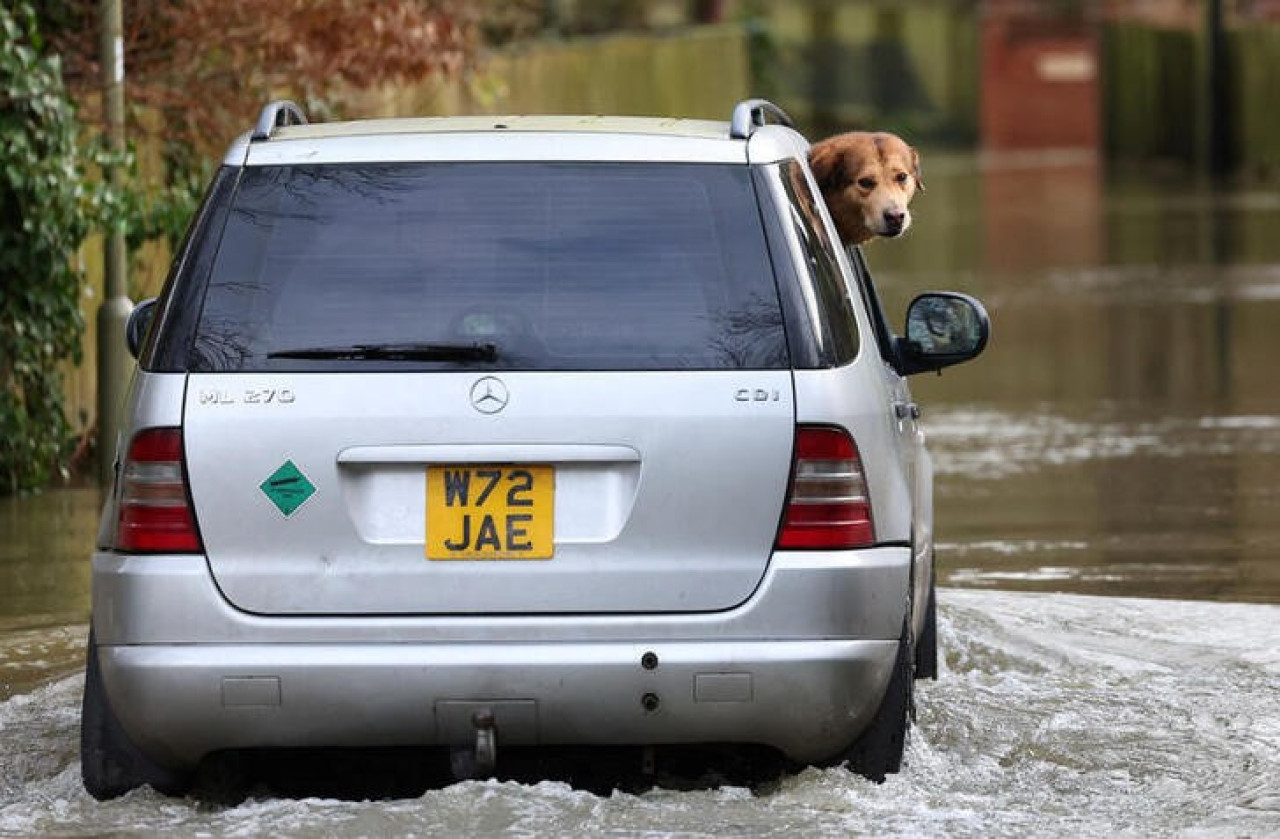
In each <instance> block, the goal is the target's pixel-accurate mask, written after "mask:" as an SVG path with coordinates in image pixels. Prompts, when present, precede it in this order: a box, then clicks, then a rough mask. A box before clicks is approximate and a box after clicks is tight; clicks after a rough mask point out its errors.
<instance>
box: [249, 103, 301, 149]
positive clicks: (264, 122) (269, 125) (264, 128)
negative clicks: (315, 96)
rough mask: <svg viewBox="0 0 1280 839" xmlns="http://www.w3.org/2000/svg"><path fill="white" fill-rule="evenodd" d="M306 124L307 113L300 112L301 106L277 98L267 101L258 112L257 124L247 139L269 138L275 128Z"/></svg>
mask: <svg viewBox="0 0 1280 839" xmlns="http://www.w3.org/2000/svg"><path fill="white" fill-rule="evenodd" d="M306 124H307V115H306V114H304V113H303V112H302V108H300V107H298V105H297V104H296V103H294V102H290V101H289V100H288V99H277V100H276V101H274V102H268V103H267V104H266V105H265V106H264V107H263V109H262V113H260V114H258V124H257V125H255V126H254V127H253V134H251V135H249V139H251V140H269V139H271V135H272V133H273V132H274V131H275V130H276V129H277V128H283V127H285V126H286V125H306Z"/></svg>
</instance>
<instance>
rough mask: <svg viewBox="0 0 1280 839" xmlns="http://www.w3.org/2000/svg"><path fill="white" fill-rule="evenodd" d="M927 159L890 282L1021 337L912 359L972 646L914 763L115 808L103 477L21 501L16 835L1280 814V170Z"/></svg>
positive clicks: (883, 831)
mask: <svg viewBox="0 0 1280 839" xmlns="http://www.w3.org/2000/svg"><path fill="white" fill-rule="evenodd" d="M925 180H926V183H927V186H928V191H927V192H926V193H925V194H923V195H922V196H919V197H918V198H917V200H916V203H915V204H914V205H913V210H914V211H915V216H916V220H915V226H914V228H913V230H912V232H911V233H910V235H909V236H908V237H907V238H906V239H905V240H903V241H899V242H885V243H875V244H872V245H871V246H869V248H868V258H869V261H870V263H871V265H872V269H873V271H874V272H875V274H876V277H877V282H878V283H879V285H880V286H881V292H882V295H883V296H884V297H885V298H886V300H887V301H888V306H887V308H888V310H889V311H890V312H891V313H898V315H897V317H895V320H898V319H900V316H901V315H900V313H901V312H902V311H903V310H904V308H905V304H906V302H907V301H908V300H909V299H910V297H911V295H912V294H914V293H916V292H918V291H922V290H925V289H939V288H946V289H955V290H961V291H967V292H969V293H972V294H975V295H977V296H978V297H980V298H981V299H982V300H983V301H984V302H985V303H986V304H987V306H988V308H989V310H990V311H991V314H992V319H993V338H992V343H991V345H990V346H989V348H988V350H987V353H986V354H985V355H984V356H983V357H982V358H981V359H980V360H979V361H978V362H976V363H974V364H972V365H967V366H964V367H960V368H955V369H952V370H948V371H946V372H945V373H944V374H943V375H942V376H941V377H918V378H917V379H915V380H913V382H912V386H913V390H914V392H915V396H916V397H917V401H919V402H920V403H921V404H922V406H923V409H924V416H923V420H922V421H923V422H924V424H925V429H926V432H927V433H928V435H929V439H930V446H931V449H932V451H933V453H934V458H935V466H936V469H937V473H938V474H937V488H936V492H937V502H936V506H937V530H938V567H939V575H940V576H939V579H940V583H941V584H942V586H943V588H942V589H941V590H940V593H939V605H940V612H941V641H942V644H943V649H944V658H945V661H944V667H943V670H944V672H943V673H942V675H941V678H940V679H939V681H938V682H936V683H925V684H922V685H921V686H920V688H919V691H918V703H919V707H920V713H919V719H918V721H917V724H916V726H915V727H914V729H913V731H912V739H911V742H910V745H909V748H908V755H907V761H906V766H905V768H904V771H903V772H902V773H901V774H900V775H898V776H897V777H893V778H891V779H890V780H889V781H888V782H887V783H886V784H884V785H883V786H879V787H877V786H875V785H872V784H870V783H867V782H865V781H862V780H861V779H859V778H856V777H853V776H851V775H849V774H848V773H845V772H844V771H842V770H838V769H832V770H822V771H818V770H809V771H806V772H804V773H801V774H799V775H796V776H791V777H786V778H784V779H782V780H781V781H779V782H778V783H776V784H769V785H766V786H764V787H761V788H757V789H754V790H753V789H746V788H743V787H737V786H727V787H721V788H715V789H701V790H694V791H679V790H656V791H653V792H648V793H645V794H642V795H633V794H628V793H622V792H616V793H614V794H612V795H610V796H599V795H595V794H592V793H590V792H586V791H583V790H575V789H572V788H570V787H569V786H566V785H564V784H560V783H552V782H544V783H541V784H517V783H513V782H505V783H499V782H467V783H463V784H455V785H452V786H448V787H445V788H443V789H436V790H431V791H427V792H426V793H425V794H423V795H422V796H421V797H417V796H416V795H415V796H412V797H409V798H401V799H396V800H390V801H375V802H355V801H344V800H337V799H329V798H309V797H303V798H297V797H285V796H280V795H273V794H269V793H260V794H253V793H251V795H250V797H249V798H248V799H247V800H245V801H242V802H239V803H235V804H226V805H222V804H216V803H212V802H209V801H206V800H194V799H179V800H169V799H164V798H161V797H159V796H157V795H155V794H154V793H152V792H150V791H149V790H144V791H139V792H136V793H132V794H130V795H129V796H126V797H125V798H124V799H122V800H120V801H116V802H112V803H109V804H98V803H96V802H93V801H92V800H91V799H89V798H88V797H87V796H86V795H85V794H84V793H83V791H82V790H81V788H80V785H79V765H78V758H77V737H78V733H77V727H78V703H79V697H80V689H81V684H82V679H81V676H80V674H79V669H80V668H81V666H82V660H83V654H84V639H85V634H86V630H87V627H86V621H87V617H88V615H87V607H88V580H89V574H88V563H87V556H88V552H89V549H90V545H91V544H92V541H93V538H94V533H95V531H96V525H97V521H96V520H97V508H98V506H99V504H100V495H99V492H98V490H97V489H96V488H92V487H81V488H74V489H64V490H57V491H52V492H48V493H45V494H43V495H41V496H37V497H33V498H23V499H0V834H15V835H27V834H41V835H81V834H85V833H139V834H159V833H171V832H175V831H178V832H182V833H200V834H203V835H218V836H221V835H245V834H256V833H263V832H265V833H276V834H281V833H285V834H290V835H333V834H342V835H375V834H399V835H405V834H425V835H433V834H443V833H454V834H456V833H463V834H467V835H483V834H499V833H508V834H516V835H562V834H571V833H572V834H604V833H608V834H609V835H617V836H633V835H634V836H640V835H682V836H684V835H688V836H700V835H705V836H713V835H714V836H721V835H730V836H737V835H763V836H767V835H777V836H782V835H787V836H791V835H805V836H808V835H814V836H844V835H851V834H853V835H951V836H955V835H972V836H979V835H981V836H987V835H994V836H1021V835H1027V834H1029V833H1030V834H1037V835H1062V836H1068V835H1070V836H1075V835H1079V834H1081V833H1088V832H1093V833H1098V834H1102V833H1106V834H1112V833H1120V834H1124V833H1128V834H1132V835H1176V834H1193V835H1197V836H1201V835H1209V836H1240V835H1254V836H1263V835H1275V834H1280V722H1277V716H1276V709H1277V702H1280V481H1277V480H1276V477H1275V476H1276V475H1277V474H1280V388H1277V386H1276V383H1277V381H1280V375H1278V374H1277V371H1276V369H1275V368H1274V366H1273V365H1274V364H1275V362H1276V360H1277V359H1280V235H1277V234H1278V232H1280V194H1277V192H1276V191H1275V190H1267V189H1263V188H1252V189H1251V188H1228V189H1222V188H1219V189H1216V190H1211V189H1209V188H1208V187H1206V186H1204V185H1198V184H1195V183H1191V182H1188V181H1186V180H1182V181H1172V180H1171V181H1169V182H1167V183H1153V182H1151V181H1150V180H1139V179H1136V178H1134V179H1129V178H1126V177H1124V176H1123V174H1122V173H1121V174H1117V173H1111V174H1110V175H1109V176H1105V177H1104V173H1103V172H1102V171H1101V170H1100V169H1099V168H1098V167H1097V166H1096V165H1094V164H1093V163H1092V162H1091V161H1089V160H1088V159H1082V158H1075V157H1070V156H1063V157H1058V158H1053V159H1048V160H1046V159H1044V158H1041V159H1037V160H1029V159H1009V158H1006V159H1002V160H984V159H975V158H973V157H941V156H931V157H927V159H926V162H925Z"/></svg>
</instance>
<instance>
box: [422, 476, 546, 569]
mask: <svg viewBox="0 0 1280 839" xmlns="http://www.w3.org/2000/svg"><path fill="white" fill-rule="evenodd" d="M555 481H556V478H555V468H554V467H551V466H511V465H492V466H453V465H448V466H428V467H427V559H551V557H552V554H553V553H554V552H555V535H554V526H555Z"/></svg>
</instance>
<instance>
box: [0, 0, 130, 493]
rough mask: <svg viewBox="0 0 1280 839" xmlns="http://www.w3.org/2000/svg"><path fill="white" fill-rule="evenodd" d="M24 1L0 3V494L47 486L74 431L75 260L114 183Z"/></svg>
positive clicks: (78, 326) (78, 325)
mask: <svg viewBox="0 0 1280 839" xmlns="http://www.w3.org/2000/svg"><path fill="white" fill-rule="evenodd" d="M41 47H42V41H41V39H40V35H39V32H38V31H37V29H36V18H35V13H34V12H33V10H32V8H31V6H30V4H29V3H28V2H27V0H19V2H17V3H16V4H13V5H10V4H5V5H4V6H0V492H6V491H7V492H14V491H19V490H25V489H31V488H35V487H38V486H41V485H42V484H44V483H47V482H48V480H49V479H50V477H51V476H52V474H53V473H54V471H55V470H57V469H59V468H60V466H59V462H60V460H61V455H62V454H63V449H64V446H65V445H66V443H67V439H68V436H69V433H70V432H69V426H68V423H67V420H66V417H65V415H64V413H63V395H62V381H61V378H62V377H61V374H60V373H59V370H58V365H59V363H60V362H61V361H62V360H64V359H68V358H70V359H72V360H74V361H76V362H77V363H78V362H79V360H80V333H81V331H82V330H83V328H84V321H83V316H82V315H81V313H80V306H79V302H80V293H81V289H82V287H83V284H84V281H83V279H82V276H81V274H80V272H79V271H78V270H77V269H76V266H75V263H74V257H75V253H76V250H77V249H78V248H79V247H80V244H81V242H82V241H83V240H84V237H85V236H86V235H87V233H88V232H89V229H90V227H91V226H92V225H93V224H94V223H95V220H96V219H99V218H101V217H102V214H103V212H104V207H105V206H106V205H107V204H108V202H107V200H106V196H107V190H106V187H105V186H103V185H101V184H94V183H93V182H91V181H90V180H89V179H88V178H87V175H86V170H87V169H88V168H89V167H90V166H91V165H93V164H94V163H97V162H99V161H100V160H102V157H101V155H100V154H99V153H97V152H94V151H92V150H85V149H82V148H81V147H80V145H79V142H78V124H77V122H76V118H75V109H74V107H73V106H72V104H71V101H70V99H69V98H68V96H67V93H66V90H65V88H64V86H63V83H62V76H61V68H60V66H59V62H58V59H57V58H56V57H53V56H46V55H42V54H41V52H40V50H41Z"/></svg>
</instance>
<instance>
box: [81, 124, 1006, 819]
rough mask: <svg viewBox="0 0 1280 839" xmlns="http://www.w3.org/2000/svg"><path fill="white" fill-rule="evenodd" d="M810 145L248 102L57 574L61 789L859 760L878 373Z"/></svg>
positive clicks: (956, 308) (878, 512)
mask: <svg viewBox="0 0 1280 839" xmlns="http://www.w3.org/2000/svg"><path fill="white" fill-rule="evenodd" d="M807 149H808V143H807V141H806V140H805V139H804V138H803V137H802V136H801V135H800V134H798V133H797V132H796V131H794V130H793V129H792V128H790V127H789V126H788V124H787V121H786V120H785V115H784V114H782V113H781V111H779V110H778V109H777V108H776V107H775V106H773V105H771V104H770V103H767V102H764V101H762V100H751V101H747V102H743V103H741V104H739V105H738V106H737V107H736V108H735V109H734V111H733V114H732V119H731V121H730V122H729V123H727V124H726V123H716V122H699V121H689V120H664V119H639V118H602V117H586V118H577V117H511V118H501V119H493V118H450V119H404V120H369V121H363V122H350V123H333V124H318V125H311V124H307V122H306V119H305V117H304V116H303V114H302V113H301V111H300V110H299V109H298V108H297V107H296V106H294V105H292V104H291V103H284V102H276V103H272V104H270V105H268V106H267V107H266V108H264V110H263V113H262V115H261V118H260V120H259V122H258V125H257V127H256V128H255V129H254V130H253V131H251V132H249V133H247V134H245V135H244V136H242V137H241V138H239V139H238V140H237V141H236V142H235V143H234V144H233V145H232V146H231V148H230V150H229V151H228V153H227V155H226V158H225V161H224V164H223V166H222V167H221V169H220V170H219V172H218V173H217V175H216V176H215V177H214V179H213V182H212V184H211V186H210V187H209V190H208V194H207V196H206V198H205V200H204V203H203V205H202V206H201V208H200V210H199V212H198V213H197V215H196V217H195V219H194V220H193V222H192V225H191V228H190V231H189V233H188V236H187V239H186V241H185V243H184V245H183V247H182V248H181V250H180V252H179V253H178V255H177V258H176V259H175V262H174V266H173V270H172V272H171V274H170V277H169V279H168V281H167V283H166V285H165V288H164V291H163V292H162V294H161V296H160V297H159V299H158V300H157V301H148V302H145V303H143V304H141V305H140V306H139V307H138V308H137V309H136V310H135V313H134V315H133V318H132V319H131V321H130V325H129V335H130V342H131V346H132V348H133V350H134V351H135V354H137V356H138V362H139V366H138V372H137V375H136V377H135V380H134V382H133V386H132V389H131V391H130V395H129V397H128V403H127V406H126V411H125V422H124V428H125V431H124V433H123V435H122V443H121V446H120V449H119V455H118V464H117V471H116V481H115V489H114V493H113V496H112V498H111V500H110V502H109V503H108V505H107V507H106V509H105V511H104V516H103V522H102V528H101V533H100V537H99V544H98V548H97V550H96V552H95V554H94V556H93V614H92V630H91V635H90V645H89V651H88V666H87V677H86V684H85V695H84V711H83V721H82V767H83V777H84V782H85V786H86V788H87V789H88V790H89V791H90V792H91V793H92V794H93V795H95V796H97V797H99V798H107V797H111V796H114V795H119V794H121V793H123V792H125V791H127V790H129V789H131V788H134V787H136V786H139V785H142V784H151V785H153V786H155V787H156V788H157V789H160V790H162V791H165V792H180V791H182V790H183V789H184V788H185V786H186V785H187V783H188V782H189V780H190V777H191V773H192V771H193V770H194V769H195V768H196V767H197V766H198V764H199V763H200V761H201V760H202V759H203V758H205V757H206V756H208V755H211V754H213V753H215V752H220V751H223V750H238V749H263V748H298V747H376V746H447V747H450V748H451V749H452V750H453V751H454V754H455V757H457V758H459V759H458V760H456V761H455V767H461V768H459V769H458V771H459V774H486V773H489V772H492V771H494V769H495V767H496V766H498V765H499V764H500V763H501V761H502V756H503V752H504V749H505V748H506V747H510V746H560V745H563V746H606V745H635V746H646V747H657V748H661V747H665V746H681V745H688V744H708V743H710V744H744V745H745V744H751V745H756V746H767V747H770V748H772V749H774V750H776V751H777V752H778V753H780V754H781V755H783V756H784V757H785V758H786V759H788V760H790V761H795V762H799V763H809V762H818V763H836V762H847V763H849V764H850V765H851V766H852V767H853V768H854V769H856V770H857V771H859V772H862V773H864V774H866V775H868V776H869V777H873V778H882V777H883V776H884V774H885V773H886V772H893V771H896V770H897V769H898V767H899V763H900V760H901V755H902V749H903V742H904V739H905V735H906V731H907V727H908V716H909V713H910V709H911V703H912V679H913V677H915V676H921V675H932V674H933V673H934V672H935V666H936V654H937V653H936V631H935V623H934V621H935V604H934V596H933V564H932V562H933V544H932V542H933V540H932V502H931V489H930V487H931V468H930V462H929V456H928V452H927V450H926V449H925V447H924V445H923V436H922V434H921V432H920V430H919V428H918V427H917V416H918V409H917V408H916V406H915V404H914V403H913V402H912V400H911V396H910V393H909V390H908V388H907V384H906V380H905V377H906V376H907V375H908V374H910V373H914V372H919V371H923V370H936V369H940V368H941V367H943V366H946V365H948V364H954V363H957V362H960V361H964V360H967V359H969V358H972V357H974V356H976V355H977V354H978V353H979V352H980V351H981V350H982V348H983V346H984V344H985V342H986V336H987V321H986V315H985V313H984V312H983V310H982V308H981V306H980V305H979V304H978V303H977V302H976V301H974V300H972V299H971V298H968V297H965V296H963V295H957V294H949V293H934V294H926V295H921V296H920V297H919V298H917V300H916V301H915V302H914V303H913V304H912V306H911V308H910V310H909V312H908V315H907V330H906V337H899V336H897V335H895V334H894V333H893V332H892V331H891V330H890V329H889V328H888V326H887V322H886V320H885V318H884V316H883V314H882V311H881V307H880V304H879V301H878V299H877V297H876V294H875V289H874V287H873V285H872V281H871V277H870V275H869V273H868V271H867V266H866V264H865V262H864V260H863V258H862V254H861V252H860V251H858V250H857V249H853V250H850V251H848V252H846V251H845V250H843V249H841V248H840V247H838V245H836V244H835V243H836V242H837V239H836V237H835V235H834V229H833V227H832V223H831V219H830V216H829V214H828V213H827V211H826V208H825V207H824V205H823V203H822V200H821V199H820V198H819V197H818V192H817V190H816V188H815V184H814V181H813V177H812V173H811V172H810V170H809V168H808V164H807V158H806V152H807Z"/></svg>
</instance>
